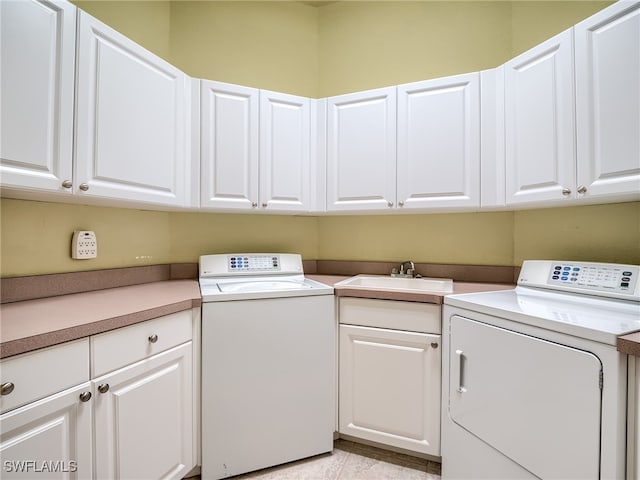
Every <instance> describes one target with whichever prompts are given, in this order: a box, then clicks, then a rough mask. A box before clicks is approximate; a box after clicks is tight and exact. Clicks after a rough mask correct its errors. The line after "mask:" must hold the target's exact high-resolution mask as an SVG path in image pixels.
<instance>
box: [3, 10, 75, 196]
mask: <svg viewBox="0 0 640 480" xmlns="http://www.w3.org/2000/svg"><path fill="white" fill-rule="evenodd" d="M75 42H76V7H75V6H73V5H72V4H70V3H67V2H45V1H35V0H34V1H22V2H0V48H1V50H0V98H2V109H1V110H2V119H1V120H0V157H1V159H0V174H1V177H2V186H3V187H27V188H33V189H38V190H51V191H60V192H65V191H66V192H71V190H70V188H71V185H70V182H71V179H72V178H71V175H72V170H71V165H72V152H73V150H72V147H73V85H74V74H75ZM65 180H68V181H69V187H68V188H65V187H63V185H62V183H63V182H64V181H65Z"/></svg>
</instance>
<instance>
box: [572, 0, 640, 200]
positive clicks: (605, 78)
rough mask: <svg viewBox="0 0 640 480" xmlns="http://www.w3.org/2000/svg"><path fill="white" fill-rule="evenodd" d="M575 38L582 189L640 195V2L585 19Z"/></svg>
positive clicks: (602, 193) (598, 193)
mask: <svg viewBox="0 0 640 480" xmlns="http://www.w3.org/2000/svg"><path fill="white" fill-rule="evenodd" d="M575 42H576V112H577V119H576V121H577V125H576V126H577V135H578V142H577V145H578V185H579V186H583V187H586V191H585V192H584V193H580V192H579V193H580V194H581V195H584V196H607V195H617V194H633V193H635V195H636V198H640V2H619V3H616V4H615V5H612V6H611V7H609V8H607V9H605V10H603V11H602V12H600V13H598V14H596V15H594V16H593V17H590V18H589V19H587V20H585V21H583V22H581V23H579V24H578V25H576V27H575Z"/></svg>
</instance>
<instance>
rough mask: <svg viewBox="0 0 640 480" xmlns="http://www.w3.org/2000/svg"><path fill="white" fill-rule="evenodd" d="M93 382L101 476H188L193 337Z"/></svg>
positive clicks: (98, 468) (191, 451) (191, 427)
mask: <svg viewBox="0 0 640 480" xmlns="http://www.w3.org/2000/svg"><path fill="white" fill-rule="evenodd" d="M92 384H93V392H94V398H95V405H94V409H95V451H96V459H95V463H96V478H105V479H111V478H121V479H125V478H130V479H140V478H182V477H184V476H185V474H186V473H187V472H188V471H189V470H191V468H192V467H193V401H192V399H193V379H192V357H191V342H189V343H185V344H183V345H181V346H178V347H175V348H173V349H171V350H167V351H166V352H163V353H160V354H158V355H156V356H154V357H151V358H149V359H146V360H143V361H141V362H138V363H134V364H133V365H130V366H128V367H125V368H123V369H120V370H117V371H115V372H113V373H111V374H109V375H105V376H103V377H99V378H97V379H95V380H93V381H92ZM103 391H104V393H103Z"/></svg>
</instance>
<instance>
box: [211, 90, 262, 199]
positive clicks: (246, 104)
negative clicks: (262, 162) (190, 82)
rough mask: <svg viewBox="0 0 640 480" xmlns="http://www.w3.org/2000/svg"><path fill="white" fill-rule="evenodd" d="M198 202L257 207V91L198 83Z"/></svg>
mask: <svg viewBox="0 0 640 480" xmlns="http://www.w3.org/2000/svg"><path fill="white" fill-rule="evenodd" d="M200 101H201V114H200V125H201V126H200V132H201V139H200V148H201V152H200V156H201V167H200V182H201V183H200V195H201V197H200V205H201V206H202V207H213V208H220V209H251V208H253V209H255V208H257V207H258V149H259V145H258V108H259V106H258V105H259V90H257V89H255V88H247V87H242V86H239V85H231V84H228V83H221V82H213V81H210V80H202V81H201V89H200Z"/></svg>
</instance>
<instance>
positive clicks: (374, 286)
mask: <svg viewBox="0 0 640 480" xmlns="http://www.w3.org/2000/svg"><path fill="white" fill-rule="evenodd" d="M335 286H336V287H349V288H356V289H362V290H382V291H394V292H409V293H428V292H434V293H451V292H453V280H452V279H450V278H427V277H421V278H403V277H390V276H389V277H387V276H383V275H357V276H355V277H351V278H348V279H346V280H343V281H341V282H338V283H336V285H335Z"/></svg>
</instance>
